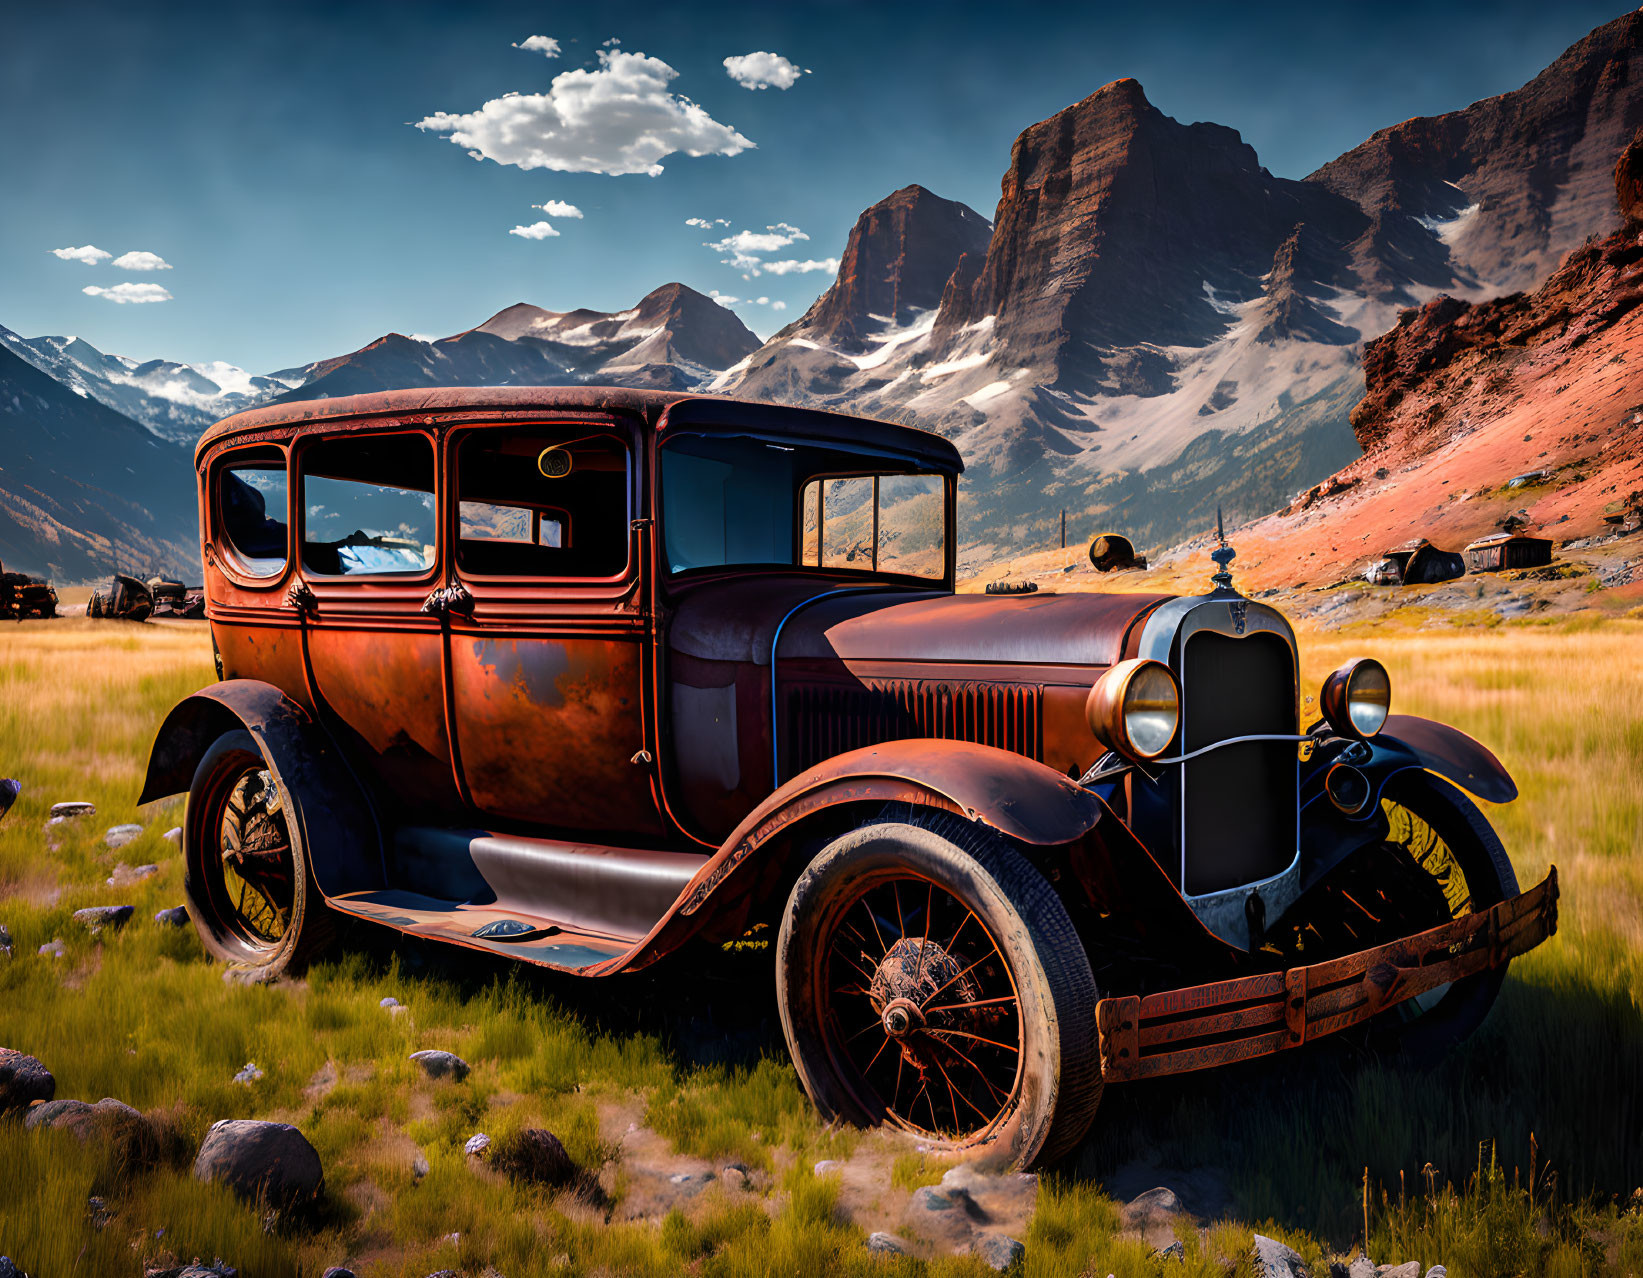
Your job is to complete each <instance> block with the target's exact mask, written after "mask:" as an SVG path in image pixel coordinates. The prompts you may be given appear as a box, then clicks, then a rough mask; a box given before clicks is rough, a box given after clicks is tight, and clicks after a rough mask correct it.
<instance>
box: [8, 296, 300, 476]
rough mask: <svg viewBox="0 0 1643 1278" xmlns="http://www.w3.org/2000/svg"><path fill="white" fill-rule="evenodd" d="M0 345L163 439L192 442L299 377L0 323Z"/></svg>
mask: <svg viewBox="0 0 1643 1278" xmlns="http://www.w3.org/2000/svg"><path fill="white" fill-rule="evenodd" d="M0 346H3V347H5V348H6V349H7V350H9V351H11V352H12V354H14V355H16V356H18V357H19V358H21V359H23V360H26V361H27V362H28V363H30V364H32V365H34V367H36V368H38V369H39V370H40V371H41V372H43V373H46V374H48V375H50V376H51V377H52V378H54V379H55V380H56V381H58V382H60V383H62V384H63V385H64V386H67V387H69V388H70V389H71V390H74V391H76V392H78V393H79V394H82V395H86V396H89V397H90V398H92V399H94V400H96V401H97V402H98V403H100V404H104V405H106V406H108V407H109V408H112V409H114V410H115V412H118V413H123V414H124V415H125V416H127V417H129V418H131V419H132V420H133V421H137V422H141V423H142V424H143V425H144V426H146V427H148V429H149V430H151V431H153V432H154V433H155V434H156V435H158V436H159V437H160V438H161V439H165V440H170V441H172V442H173V443H180V444H187V445H190V446H192V445H193V443H194V441H195V440H196V439H198V438H199V437H200V432H201V431H203V430H204V429H205V428H206V427H207V426H209V425H210V424H211V423H212V422H214V421H217V420H218V419H219V418H223V417H227V416H228V415H229V414H231V413H237V412H239V411H240V410H241V409H243V408H251V407H253V406H254V405H256V404H260V403H263V402H264V401H265V400H269V399H272V398H273V397H274V396H275V395H280V394H283V393H284V392H286V391H288V390H290V389H291V388H292V387H294V386H296V385H297V384H298V383H299V382H300V380H301V375H300V374H298V373H296V372H294V371H292V372H285V373H275V374H272V375H270V376H267V377H263V376H259V375H257V374H253V373H247V372H246V371H245V370H244V369H243V368H236V367H235V366H234V365H232V364H225V363H222V362H220V361H216V362H213V363H209V364H178V363H174V362H173V361H170V360H160V359H154V360H147V361H139V360H135V359H132V358H130V357H129V356H125V355H106V354H104V353H103V352H102V351H100V350H98V349H97V348H96V347H95V346H93V345H92V344H91V343H90V342H88V341H86V340H85V339H84V338H80V337H20V336H18V335H17V334H16V333H14V332H12V331H11V330H10V329H9V328H5V327H3V326H0Z"/></svg>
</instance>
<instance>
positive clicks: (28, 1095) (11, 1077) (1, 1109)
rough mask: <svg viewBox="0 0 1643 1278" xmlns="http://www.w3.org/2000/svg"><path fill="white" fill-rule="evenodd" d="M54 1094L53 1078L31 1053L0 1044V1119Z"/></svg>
mask: <svg viewBox="0 0 1643 1278" xmlns="http://www.w3.org/2000/svg"><path fill="white" fill-rule="evenodd" d="M56 1094H57V1080H56V1079H55V1078H53V1077H52V1074H51V1071H50V1070H49V1069H47V1068H46V1067H45V1066H44V1065H42V1064H41V1063H40V1062H39V1061H38V1060H36V1059H35V1058H34V1057H32V1056H28V1055H25V1054H24V1053H22V1052H15V1051H13V1050H12V1049H11V1048H9V1047H0V1118H9V1117H11V1116H12V1115H14V1114H20V1113H22V1112H23V1111H24V1110H26V1109H27V1108H28V1107H29V1106H30V1105H32V1104H34V1102H35V1101H49V1100H50V1099H51V1098H52V1097H53V1096H55V1095H56Z"/></svg>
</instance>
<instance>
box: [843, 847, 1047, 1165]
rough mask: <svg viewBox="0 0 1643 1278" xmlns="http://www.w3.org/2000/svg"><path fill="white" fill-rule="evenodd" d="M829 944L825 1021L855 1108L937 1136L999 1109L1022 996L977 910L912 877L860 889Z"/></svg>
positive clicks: (975, 1133)
mask: <svg viewBox="0 0 1643 1278" xmlns="http://www.w3.org/2000/svg"><path fill="white" fill-rule="evenodd" d="M826 945H827V958H826V963H827V976H826V978H825V979H826V981H827V984H828V985H829V987H830V989H831V994H830V997H829V999H828V1017H827V1021H826V1024H827V1028H828V1032H829V1036H830V1038H831V1039H832V1040H833V1041H832V1042H831V1043H830V1045H829V1046H830V1049H831V1050H832V1052H833V1054H834V1057H835V1060H837V1061H838V1063H839V1064H840V1065H841V1066H843V1067H844V1072H845V1073H846V1074H847V1075H848V1076H849V1081H850V1083H851V1085H852V1087H853V1089H854V1090H856V1091H857V1092H858V1095H859V1099H860V1101H861V1102H862V1106H863V1108H864V1109H868V1110H875V1109H879V1110H882V1111H883V1113H884V1116H885V1119H886V1121H888V1122H891V1123H894V1124H895V1125H897V1126H899V1127H904V1128H906V1129H908V1130H909V1131H912V1132H916V1133H919V1134H921V1135H927V1136H934V1137H937V1138H939V1139H945V1140H959V1141H970V1140H974V1139H976V1138H978V1137H979V1136H981V1135H982V1134H984V1133H985V1132H986V1131H987V1130H988V1129H990V1128H991V1127H992V1126H993V1125H994V1124H996V1123H997V1122H998V1121H999V1120H1000V1119H1001V1118H1002V1117H1004V1115H1005V1114H1006V1113H1007V1111H1008V1108H1009V1106H1010V1103H1011V1101H1012V1099H1013V1098H1014V1097H1015V1095H1016V1092H1017V1090H1018V1088H1019V1079H1020V1073H1021V1049H1022V1042H1021V1001H1020V998H1019V996H1018V995H1017V993H1016V988H1015V978H1014V976H1013V975H1012V974H1011V972H1010V965H1009V962H1008V960H1007V959H1006V958H1005V956H1004V952H1003V950H1002V949H1000V947H999V945H998V942H997V941H996V940H994V938H993V936H992V934H991V933H990V932H989V931H988V930H987V928H986V927H985V925H983V924H982V923H981V922H979V921H978V920H977V918H976V916H975V912H974V911H973V910H971V909H970V908H969V907H968V906H967V905H965V904H964V902H963V901H961V900H960V899H959V898H958V897H957V896H955V895H953V893H951V892H949V891H948V890H947V889H945V888H942V887H938V886H937V885H936V884H935V883H934V882H932V881H931V880H929V879H926V878H921V877H918V876H907V877H896V878H891V879H888V880H887V881H883V882H878V883H875V884H873V885H871V886H869V887H867V888H866V889H865V890H864V891H863V892H862V893H861V894H860V895H859V896H858V897H857V898H856V899H855V900H854V901H853V902H852V903H850V904H849V905H848V907H847V908H846V909H845V910H844V912H843V914H842V915H841V916H839V918H838V921H837V923H836V924H835V926H834V928H833V932H832V935H831V937H830V938H828V939H827V941H826Z"/></svg>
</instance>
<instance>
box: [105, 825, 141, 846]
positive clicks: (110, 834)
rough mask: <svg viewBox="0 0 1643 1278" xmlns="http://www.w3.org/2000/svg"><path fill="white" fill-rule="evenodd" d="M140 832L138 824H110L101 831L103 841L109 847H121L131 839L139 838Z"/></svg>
mask: <svg viewBox="0 0 1643 1278" xmlns="http://www.w3.org/2000/svg"><path fill="white" fill-rule="evenodd" d="M142 833H143V827H142V826H140V825H133V824H129V823H128V824H126V825H111V826H109V827H108V829H107V830H105V831H104V832H103V843H104V844H105V845H106V846H108V847H111V848H123V847H125V845H126V844H128V843H130V842H131V841H132V840H133V839H137V838H141V837H142Z"/></svg>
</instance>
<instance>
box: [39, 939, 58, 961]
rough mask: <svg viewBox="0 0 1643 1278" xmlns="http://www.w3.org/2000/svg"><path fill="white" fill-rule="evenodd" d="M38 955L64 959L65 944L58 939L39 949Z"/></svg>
mask: <svg viewBox="0 0 1643 1278" xmlns="http://www.w3.org/2000/svg"><path fill="white" fill-rule="evenodd" d="M37 953H39V954H40V955H42V956H43V957H45V958H62V957H63V942H62V940H61V938H59V939H56V940H50V941H47V942H46V943H45V944H44V945H42V946H41V947H40V948H39V950H38V951H37Z"/></svg>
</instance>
